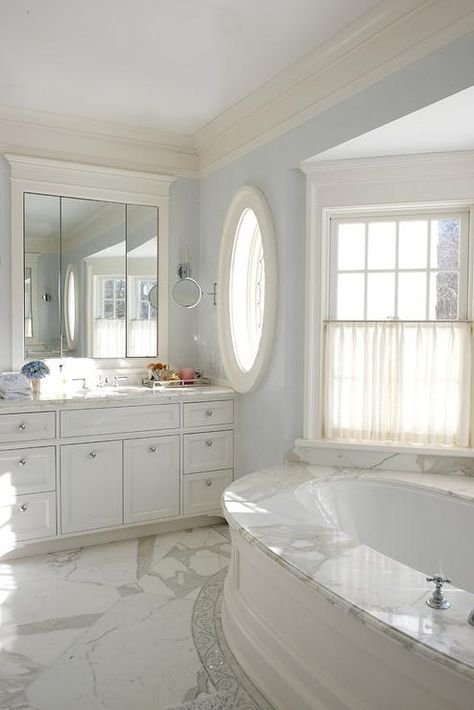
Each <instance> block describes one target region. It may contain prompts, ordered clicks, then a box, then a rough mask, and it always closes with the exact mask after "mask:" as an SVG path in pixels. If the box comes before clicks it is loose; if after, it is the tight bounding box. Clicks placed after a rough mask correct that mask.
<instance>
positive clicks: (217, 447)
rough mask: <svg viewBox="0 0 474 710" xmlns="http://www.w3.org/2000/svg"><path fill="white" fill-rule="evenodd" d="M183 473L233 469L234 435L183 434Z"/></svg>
mask: <svg viewBox="0 0 474 710" xmlns="http://www.w3.org/2000/svg"><path fill="white" fill-rule="evenodd" d="M183 443H184V473H199V471H219V470H221V469H226V468H233V467H234V433H233V432H232V431H213V432H209V433H205V434H185V435H184V437H183Z"/></svg>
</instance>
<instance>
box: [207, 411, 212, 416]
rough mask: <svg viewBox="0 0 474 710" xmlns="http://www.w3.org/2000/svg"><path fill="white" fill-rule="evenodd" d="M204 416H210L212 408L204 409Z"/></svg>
mask: <svg viewBox="0 0 474 710" xmlns="http://www.w3.org/2000/svg"><path fill="white" fill-rule="evenodd" d="M206 417H212V409H206Z"/></svg>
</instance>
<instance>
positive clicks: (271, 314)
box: [217, 185, 278, 392]
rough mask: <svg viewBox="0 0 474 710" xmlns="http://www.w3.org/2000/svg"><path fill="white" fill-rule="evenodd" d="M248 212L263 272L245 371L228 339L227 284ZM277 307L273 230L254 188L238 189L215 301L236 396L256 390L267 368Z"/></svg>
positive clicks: (262, 199)
mask: <svg viewBox="0 0 474 710" xmlns="http://www.w3.org/2000/svg"><path fill="white" fill-rule="evenodd" d="M246 210H252V211H253V212H254V214H255V216H256V218H257V223H258V227H259V229H260V235H261V240H262V251H263V264H264V270H265V289H264V310H263V323H262V331H261V336H260V342H259V344H258V350H257V353H256V356H255V360H254V362H253V365H252V366H251V367H250V369H249V370H248V371H245V370H243V369H242V368H241V366H240V364H239V362H238V359H237V355H236V352H235V347H234V343H233V338H232V323H231V308H230V283H231V271H232V265H233V261H234V253H235V244H236V240H237V233H238V231H239V225H240V221H241V218H242V215H243V213H244V212H245V211H246ZM277 303H278V256H277V244H276V239H275V230H274V225H273V218H272V214H271V211H270V207H269V205H268V202H267V200H266V197H265V195H264V194H263V192H261V190H259V189H258V188H256V187H252V186H250V185H247V186H245V187H243V188H241V189H240V190H239V191H238V192H237V193H236V195H235V196H234V198H233V199H232V202H231V204H230V207H229V210H228V212H227V216H226V220H225V223H224V229H223V232H222V240H221V251H220V258H219V298H218V299H217V321H218V326H219V343H220V347H221V353H222V361H223V365H224V370H225V373H226V376H227V378H228V380H229V381H230V383H231V386H232V387H234V389H236V390H237V392H249V391H250V390H252V389H254V388H255V387H257V385H258V384H259V383H260V381H261V379H262V378H263V376H264V374H265V370H266V368H267V366H268V363H269V360H270V356H271V352H272V347H273V342H274V339H275V326H276V314H277Z"/></svg>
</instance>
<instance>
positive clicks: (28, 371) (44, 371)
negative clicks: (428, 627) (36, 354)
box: [21, 360, 49, 380]
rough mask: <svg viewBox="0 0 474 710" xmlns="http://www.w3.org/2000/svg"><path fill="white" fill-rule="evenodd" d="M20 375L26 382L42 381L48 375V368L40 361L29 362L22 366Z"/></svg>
mask: <svg viewBox="0 0 474 710" xmlns="http://www.w3.org/2000/svg"><path fill="white" fill-rule="evenodd" d="M21 374H22V375H24V376H25V377H26V379H27V380H42V379H43V377H46V375H49V367H48V366H47V365H46V363H44V362H43V361H42V360H31V361H30V362H27V363H25V364H24V365H23V367H22V368H21Z"/></svg>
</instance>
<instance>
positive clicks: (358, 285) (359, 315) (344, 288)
mask: <svg viewBox="0 0 474 710" xmlns="http://www.w3.org/2000/svg"><path fill="white" fill-rule="evenodd" d="M336 318H337V319H338V320H362V319H363V318H364V275H363V274H339V278H338V282H337V314H336Z"/></svg>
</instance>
